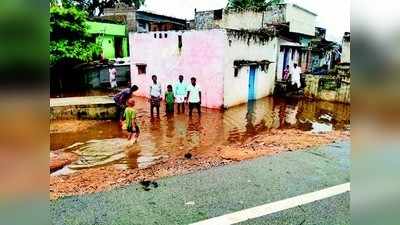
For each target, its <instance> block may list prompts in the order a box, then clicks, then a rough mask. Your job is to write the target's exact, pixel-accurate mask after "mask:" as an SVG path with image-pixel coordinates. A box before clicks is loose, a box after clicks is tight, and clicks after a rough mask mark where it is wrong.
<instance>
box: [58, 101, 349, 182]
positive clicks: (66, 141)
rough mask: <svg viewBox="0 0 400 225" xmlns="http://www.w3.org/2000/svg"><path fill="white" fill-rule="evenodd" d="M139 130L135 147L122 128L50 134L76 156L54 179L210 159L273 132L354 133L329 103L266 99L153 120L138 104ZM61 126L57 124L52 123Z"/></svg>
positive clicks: (109, 124) (344, 112)
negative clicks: (219, 149)
mask: <svg viewBox="0 0 400 225" xmlns="http://www.w3.org/2000/svg"><path fill="white" fill-rule="evenodd" d="M136 108H137V109H138V121H139V126H140V128H141V134H140V138H139V141H138V143H137V144H135V145H132V146H129V145H128V142H127V141H126V135H127V134H126V133H125V132H124V131H122V130H121V129H120V126H119V123H118V122H114V121H102V122H98V123H96V124H95V125H92V126H89V127H85V128H83V129H77V130H75V131H69V132H63V129H60V130H58V131H57V130H56V131H52V132H51V133H50V140H51V150H52V151H53V152H72V153H75V154H76V155H77V156H78V160H76V161H74V162H72V163H71V164H70V165H68V166H66V167H64V168H63V169H62V170H59V171H56V172H55V173H53V175H58V174H69V173H72V172H74V171H77V170H82V169H87V168H92V167H99V166H104V165H110V164H112V165H115V166H116V167H118V168H146V167H148V166H149V165H153V164H155V163H157V162H159V161H160V160H163V159H168V158H169V157H176V156H183V155H185V154H186V153H190V152H193V151H195V152H196V153H197V154H203V153H204V154H206V153H210V152H209V151H211V148H212V147H213V146H217V145H228V144H232V143H243V142H244V141H246V140H248V139H249V138H250V137H253V136H255V135H256V134H258V133H261V132H265V131H268V130H269V129H280V130H283V129H297V130H301V131H312V132H329V131H332V130H349V129H350V106H349V105H344V104H337V103H330V102H316V101H309V100H304V99H302V100H294V99H280V98H276V97H268V98H264V99H261V100H258V101H255V102H250V103H248V104H244V105H240V106H237V107H233V108H230V109H228V110H226V111H225V112H223V113H222V112H220V111H218V110H211V109H205V108H203V109H202V110H203V112H204V113H203V114H202V117H201V118H198V116H197V114H194V116H193V118H191V119H190V118H189V117H188V116H187V115H183V114H180V115H178V114H175V116H174V117H173V118H167V117H164V116H163V111H164V110H163V109H164V108H162V110H161V115H162V116H161V118H160V119H154V120H152V119H151V118H150V116H149V109H148V108H149V107H148V102H147V100H145V99H143V98H136ZM53 123H57V122H53Z"/></svg>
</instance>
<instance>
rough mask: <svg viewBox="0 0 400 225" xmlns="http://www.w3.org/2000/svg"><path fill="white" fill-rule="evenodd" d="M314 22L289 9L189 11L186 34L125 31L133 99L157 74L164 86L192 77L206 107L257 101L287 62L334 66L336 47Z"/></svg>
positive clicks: (307, 69) (315, 68)
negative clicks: (134, 89)
mask: <svg viewBox="0 0 400 225" xmlns="http://www.w3.org/2000/svg"><path fill="white" fill-rule="evenodd" d="M316 18H317V14H315V13H313V12H311V11H309V10H307V9H304V8H302V7H300V6H298V5H296V4H278V5H276V6H272V7H269V8H268V9H267V10H266V11H261V12H256V11H246V10H244V11H238V10H228V9H217V10H209V11H197V10H195V16H194V20H192V21H189V22H188V23H187V24H188V27H189V30H178V31H165V32H163V31H160V30H158V31H157V32H151V30H149V29H147V30H146V31H148V32H146V31H144V32H143V33H137V32H130V34H129V41H130V43H131V45H132V46H134V47H133V48H134V54H132V56H131V79H132V81H133V83H135V84H137V85H138V86H139V88H140V90H139V92H138V94H139V95H141V96H145V97H148V95H149V93H148V87H149V86H150V84H151V75H157V76H158V78H159V81H160V83H161V84H162V85H163V88H164V89H165V88H166V86H167V85H168V84H174V83H175V82H176V80H177V78H178V75H184V76H185V78H186V81H187V82H189V79H190V77H192V76H193V77H196V78H197V79H198V84H199V85H200V86H201V87H202V89H203V90H202V91H203V92H202V93H203V101H202V105H203V106H205V107H209V108H228V107H231V106H235V105H238V104H242V103H246V102H248V101H250V100H255V99H259V98H263V97H265V96H268V95H271V94H273V93H274V88H275V85H276V84H277V82H281V80H282V77H283V70H284V68H285V67H286V66H287V65H289V67H290V69H292V68H293V65H294V64H295V63H296V64H298V65H299V66H300V68H301V70H302V72H303V73H312V72H315V73H318V72H321V71H322V72H328V70H329V69H332V68H333V67H334V65H335V64H336V63H337V62H338V61H340V46H339V45H338V44H336V43H334V42H331V41H327V40H326V38H325V35H326V30H325V29H324V28H319V27H316ZM131 51H133V50H132V49H131ZM282 82H283V81H282ZM282 82H281V83H282ZM303 83H304V79H303Z"/></svg>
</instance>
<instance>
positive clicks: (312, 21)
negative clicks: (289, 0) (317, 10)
mask: <svg viewBox="0 0 400 225" xmlns="http://www.w3.org/2000/svg"><path fill="white" fill-rule="evenodd" d="M285 13H286V15H285V18H286V21H287V22H289V31H290V32H294V33H300V34H306V35H311V36H314V35H315V25H316V19H317V16H316V15H315V14H312V13H310V12H308V11H307V10H304V9H302V8H301V7H298V6H297V5H294V4H287V5H286V10H285Z"/></svg>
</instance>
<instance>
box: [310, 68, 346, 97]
mask: <svg viewBox="0 0 400 225" xmlns="http://www.w3.org/2000/svg"><path fill="white" fill-rule="evenodd" d="M322 79H325V80H326V79H327V78H325V77H321V76H316V75H311V74H307V75H306V87H305V88H304V95H305V96H306V97H308V98H313V99H319V100H324V101H330V102H341V103H350V83H349V82H343V81H342V82H341V85H340V87H339V88H325V87H324V85H322V84H321V83H322V82H321V80H322Z"/></svg>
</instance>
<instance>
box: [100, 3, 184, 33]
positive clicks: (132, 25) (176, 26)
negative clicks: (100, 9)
mask: <svg viewBox="0 0 400 225" xmlns="http://www.w3.org/2000/svg"><path fill="white" fill-rule="evenodd" d="M101 18H105V19H109V20H114V21H119V22H122V23H124V24H126V25H127V29H128V31H129V32H140V33H142V32H149V31H167V30H185V29H186V28H187V26H188V23H187V21H186V20H184V19H179V18H175V17H170V16H165V15H160V14H156V13H152V12H147V11H139V10H136V9H135V8H134V7H129V6H127V5H126V4H124V3H116V4H115V8H106V9H104V15H102V16H101Z"/></svg>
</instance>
